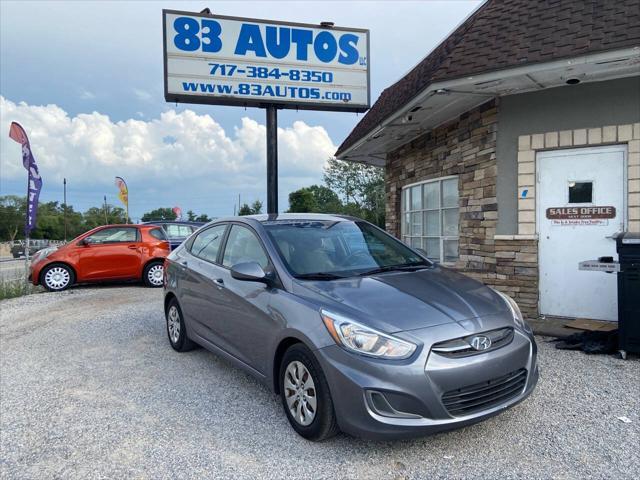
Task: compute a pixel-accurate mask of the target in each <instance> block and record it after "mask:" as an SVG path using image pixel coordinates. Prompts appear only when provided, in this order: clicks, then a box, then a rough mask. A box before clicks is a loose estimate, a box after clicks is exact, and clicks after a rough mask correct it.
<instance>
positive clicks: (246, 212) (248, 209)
mask: <svg viewBox="0 0 640 480" xmlns="http://www.w3.org/2000/svg"><path fill="white" fill-rule="evenodd" d="M252 213H253V211H251V207H250V206H249V204H248V203H243V204H242V206H241V207H240V210H238V215H240V216H241V217H242V216H244V215H251V214H252Z"/></svg>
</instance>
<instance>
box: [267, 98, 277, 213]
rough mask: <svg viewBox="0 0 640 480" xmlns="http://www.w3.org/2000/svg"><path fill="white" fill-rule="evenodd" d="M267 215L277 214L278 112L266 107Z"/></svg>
mask: <svg viewBox="0 0 640 480" xmlns="http://www.w3.org/2000/svg"><path fill="white" fill-rule="evenodd" d="M267 213H269V214H271V213H278V110H277V107H276V106H274V105H269V106H268V107H267Z"/></svg>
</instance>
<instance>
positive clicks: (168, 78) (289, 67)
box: [162, 9, 371, 113]
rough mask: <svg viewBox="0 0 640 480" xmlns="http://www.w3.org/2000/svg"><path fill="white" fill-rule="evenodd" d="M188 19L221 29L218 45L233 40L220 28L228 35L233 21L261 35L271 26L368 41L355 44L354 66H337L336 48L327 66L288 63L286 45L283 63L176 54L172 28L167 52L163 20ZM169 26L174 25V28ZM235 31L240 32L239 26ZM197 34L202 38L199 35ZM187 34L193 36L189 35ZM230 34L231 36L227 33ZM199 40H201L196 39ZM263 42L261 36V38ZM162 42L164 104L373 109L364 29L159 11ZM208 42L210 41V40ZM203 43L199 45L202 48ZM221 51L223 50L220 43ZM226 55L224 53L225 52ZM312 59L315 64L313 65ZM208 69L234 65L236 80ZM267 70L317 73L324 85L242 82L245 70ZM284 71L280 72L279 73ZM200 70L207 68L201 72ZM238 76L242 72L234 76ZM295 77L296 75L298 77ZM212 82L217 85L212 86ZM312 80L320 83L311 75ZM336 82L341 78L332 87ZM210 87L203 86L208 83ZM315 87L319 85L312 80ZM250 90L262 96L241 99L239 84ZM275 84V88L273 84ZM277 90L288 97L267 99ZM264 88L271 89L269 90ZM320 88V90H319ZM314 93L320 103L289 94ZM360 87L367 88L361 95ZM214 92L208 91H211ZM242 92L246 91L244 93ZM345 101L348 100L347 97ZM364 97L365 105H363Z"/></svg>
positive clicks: (281, 61)
mask: <svg viewBox="0 0 640 480" xmlns="http://www.w3.org/2000/svg"><path fill="white" fill-rule="evenodd" d="M175 16H180V17H192V18H195V19H200V22H202V19H207V20H213V21H216V22H219V23H220V25H221V26H222V27H223V33H221V34H220V39H221V40H226V41H227V42H233V39H234V37H233V36H230V38H227V39H224V37H223V36H224V27H227V30H228V31H231V30H230V29H231V28H233V27H234V25H233V22H238V23H245V24H255V25H258V26H259V28H260V29H261V32H263V31H264V30H263V29H266V27H268V26H273V27H276V28H281V27H286V28H300V29H307V30H309V29H310V30H313V31H314V33H313V34H314V36H317V35H318V34H319V33H321V32H323V31H328V32H330V33H332V34H336V36H337V35H340V34H342V35H344V34H346V33H349V34H353V35H358V36H359V38H362V37H366V42H364V43H365V44H364V45H362V42H360V41H359V42H358V44H357V48H356V47H354V48H356V50H357V53H358V61H356V62H355V63H354V64H352V65H338V64H337V63H336V59H338V57H339V56H340V48H338V50H337V54H336V56H335V58H334V60H332V61H330V62H327V63H325V64H320V63H318V62H319V61H318V60H317V58H311V59H308V60H306V61H303V60H298V59H297V58H296V59H291V58H288V57H291V56H293V50H294V47H293V43H294V42H293V41H291V42H290V47H289V51H288V53H287V57H284V59H283V60H280V61H278V60H274V59H273V58H269V57H266V58H259V59H258V58H257V57H256V56H252V55H249V54H246V55H244V56H240V55H237V56H236V55H235V52H233V53H232V54H231V56H224V57H223V56H221V55H220V54H219V53H217V52H216V53H208V52H203V51H201V50H199V49H198V50H197V51H193V52H180V51H179V49H178V48H177V47H176V44H175V42H176V41H175V37H176V36H177V34H175V27H172V28H173V32H171V35H174V36H173V39H172V40H171V41H172V45H171V46H170V47H168V43H167V42H168V38H167V37H168V35H169V33H168V28H167V25H168V22H167V18H168V17H170V19H171V20H170V21H175V19H174V17H175ZM172 25H173V24H172ZM238 28H241V27H240V25H238ZM202 32H203V33H205V34H206V33H208V32H209V30H208V29H207V30H205V29H204V27H203V29H202ZM198 34H200V35H202V33H201V32H200V31H199V32H198ZM190 35H196V34H195V33H194V34H190ZM229 35H232V34H229ZM197 38H198V39H200V37H197ZM263 38H264V34H263ZM162 39H163V57H164V59H163V62H164V97H165V100H166V101H167V102H172V103H174V102H177V103H197V104H208V105H229V106H242V107H267V106H269V105H276V106H277V107H278V108H286V109H296V110H324V111H342V112H360V113H361V112H365V111H367V110H368V109H369V108H370V106H371V88H370V85H371V82H370V76H371V62H370V55H369V52H370V35H369V30H368V29H360V28H344V27H324V26H321V25H313V24H304V23H294V22H282V21H273V20H261V19H254V18H245V17H231V16H224V15H212V14H206V13H194V12H185V11H180V10H169V9H163V10H162ZM208 41H209V40H208ZM237 41H238V37H235V42H236V48H237ZM204 44H205V42H204V41H203V43H202V45H204ZM223 48H228V47H225V46H224V44H223ZM307 48H308V50H310V51H311V53H312V55H309V57H314V55H313V50H314V49H313V46H312V45H311V44H309V45H308V46H307ZM363 50H364V52H365V54H364V55H360V52H362V51H363ZM227 53H228V52H227ZM314 60H315V62H314ZM209 65H211V66H212V68H211V71H214V70H213V65H224V66H230V67H231V66H235V67H236V68H234V69H233V70H234V72H233V74H232V76H237V78H231V79H228V78H227V77H222V79H221V77H219V76H218V77H216V76H215V74H216V73H218V72H222V70H215V73H211V72H210V71H209V67H208V66H209ZM256 66H259V67H267V68H268V69H269V70H270V71H272V69H274V68H275V70H276V71H277V74H278V75H280V74H281V73H280V72H281V70H282V72H283V73H282V75H283V76H285V75H286V76H287V78H290V75H292V73H291V72H292V71H294V70H295V71H296V72H298V73H300V72H302V71H304V72H305V73H309V72H313V73H315V74H317V73H321V75H322V77H321V78H322V79H323V80H322V82H325V83H312V82H311V81H308V82H307V81H304V80H302V79H300V80H299V81H297V80H296V81H295V82H294V81H286V83H287V84H283V83H282V82H284V81H279V80H275V81H272V80H270V79H269V78H266V80H265V79H264V78H259V79H256V78H255V77H254V78H252V79H247V78H246V77H241V76H240V75H248V73H247V72H248V71H249V70H248V69H249V68H252V69H253V67H256ZM281 67H282V68H281ZM180 69H183V71H189V73H186V74H184V73H180V72H181V70H180ZM204 69H207V71H206V72H204ZM230 70H231V69H228V70H227V71H225V74H227V76H228V72H229V71H230ZM365 70H366V87H365V86H364V82H362V76H363V74H364V72H365ZM237 72H241V73H237ZM252 73H255V70H252ZM296 76H297V75H296ZM329 77H330V78H331V81H330V82H328V81H326V80H325V79H326V78H329ZM214 78H215V81H214ZM278 78H279V77H278ZM314 78H318V77H317V76H315V77H314ZM334 78H339V80H340V82H342V83H338V80H336V81H335V82H334V81H333V80H334ZM355 79H359V83H357V84H354V85H350V84H348V83H349V82H351V83H354V82H355V81H356V80H355ZM207 80H208V83H205V82H207ZM315 82H317V80H315ZM180 84H182V86H183V91H180V87H179V86H180ZM241 84H242V85H243V87H246V85H250V86H251V87H255V86H256V85H257V86H258V87H256V89H261V92H262V95H260V96H257V95H253V93H244V94H240V92H239V90H240V88H238V87H239V85H241ZM276 84H277V85H276ZM186 85H188V86H190V87H192V90H189V91H186ZM201 85H205V86H206V87H207V89H208V90H207V91H205V87H202V86H201ZM220 85H231V87H226V86H225V87H224V88H227V89H228V88H231V91H229V90H227V91H225V92H224V93H220V91H219V90H218V91H217V92H216V91H215V90H216V89H220V88H221V86H220ZM276 86H277V87H278V88H279V89H280V90H277V92H278V93H281V92H285V94H286V96H285V97H282V96H275V97H274V96H268V95H266V93H269V92H273V91H274V90H273V89H274V88H276ZM198 87H200V91H198ZM268 87H271V90H268ZM323 87H324V88H323ZM312 88H313V89H314V90H312V95H320V97H319V98H295V99H294V98H290V95H296V92H300V95H303V94H305V93H308V91H311V89H312ZM363 88H366V90H365V92H364V93H363V92H362V90H363ZM209 89H211V90H214V91H211V90H209ZM349 89H351V91H354V92H355V93H356V94H357V95H352V93H349ZM245 91H246V89H245ZM327 96H329V97H340V98H331V99H329V98H327ZM347 96H348V97H349V98H348V99H347V98H346V97H347ZM354 96H356V97H357V100H356V101H353V102H352V101H350V99H352V98H353V97H354ZM365 98H366V100H365Z"/></svg>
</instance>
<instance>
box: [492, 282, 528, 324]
mask: <svg viewBox="0 0 640 480" xmlns="http://www.w3.org/2000/svg"><path fill="white" fill-rule="evenodd" d="M491 290H493V291H494V292H496V293H497V294H498V295H500V296H501V297H502V299H503V300H504V302H505V303H506V304H507V306H508V307H509V310H511V314H512V315H513V321H514V323H515V324H516V325H517V326H518V327H520V328H522V329H523V330H526V331H527V332H530V331H531V328H530V327H529V325H527V322H525V321H524V317H523V316H522V312H521V311H520V307H518V304H517V303H516V301H515V300H514V299H513V298H511V297H510V296H509V295H505V294H504V293H502V292H499V291H498V290H496V289H494V288H492V289H491Z"/></svg>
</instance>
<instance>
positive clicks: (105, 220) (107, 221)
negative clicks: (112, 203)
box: [104, 195, 109, 225]
mask: <svg viewBox="0 0 640 480" xmlns="http://www.w3.org/2000/svg"><path fill="white" fill-rule="evenodd" d="M108 223H109V220H108V219H107V196H106V195H105V196H104V224H105V225H107V224H108Z"/></svg>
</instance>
